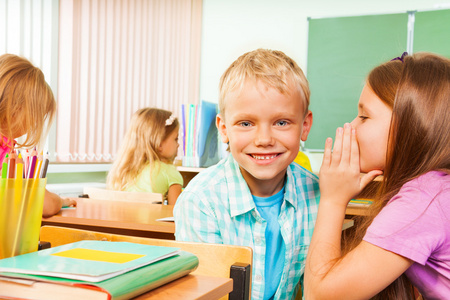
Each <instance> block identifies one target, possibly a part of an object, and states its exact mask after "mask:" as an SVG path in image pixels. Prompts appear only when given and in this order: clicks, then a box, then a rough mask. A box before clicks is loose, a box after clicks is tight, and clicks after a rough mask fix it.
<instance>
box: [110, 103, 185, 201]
mask: <svg viewBox="0 0 450 300" xmlns="http://www.w3.org/2000/svg"><path fill="white" fill-rule="evenodd" d="M179 128H180V126H179V123H178V119H177V118H176V117H175V116H174V115H173V114H172V113H171V112H170V111H167V110H163V109H158V108H142V109H139V110H138V111H136V112H135V113H134V115H133V117H132V119H131V122H130V126H129V128H128V131H127V133H126V135H125V137H124V141H123V143H122V145H121V147H120V149H119V151H118V153H117V159H116V160H115V161H114V163H113V165H112V168H111V171H110V172H109V174H108V179H107V186H108V188H109V189H112V190H117V191H128V192H152V193H160V194H163V195H164V196H165V198H167V200H168V204H170V205H173V204H175V202H176V200H177V198H178V196H179V195H180V194H181V188H182V186H183V177H182V176H181V174H180V172H178V170H177V169H176V167H175V165H174V164H173V160H174V159H175V157H176V155H177V152H178V146H179V145H178V130H179Z"/></svg>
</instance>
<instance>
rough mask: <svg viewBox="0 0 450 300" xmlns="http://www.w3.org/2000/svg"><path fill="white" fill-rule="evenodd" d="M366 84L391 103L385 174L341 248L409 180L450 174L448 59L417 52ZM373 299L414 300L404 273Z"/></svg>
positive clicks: (380, 68)
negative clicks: (436, 172)
mask: <svg viewBox="0 0 450 300" xmlns="http://www.w3.org/2000/svg"><path fill="white" fill-rule="evenodd" d="M367 84H368V85H369V86H370V87H371V88H372V90H373V91H374V92H375V94H376V95H377V96H378V97H379V98H380V99H381V100H382V101H383V102H385V103H386V104H387V105H389V106H390V107H392V119H391V126H390V133H389V138H388V146H387V154H386V164H385V169H384V177H383V181H382V184H381V185H380V188H379V189H378V191H377V196H376V201H374V204H373V205H371V209H370V212H369V215H368V216H366V217H361V218H360V219H359V220H358V224H359V225H358V231H357V232H356V234H355V236H353V237H351V238H350V239H348V240H344V244H343V252H344V253H347V252H348V251H350V250H351V249H353V248H355V247H356V246H357V245H358V244H359V243H360V242H361V240H362V239H363V237H364V235H365V233H366V230H367V228H368V227H369V226H370V224H371V223H372V221H373V219H374V218H375V217H376V215H378V213H379V212H380V211H381V210H382V209H383V207H384V206H386V204H387V203H388V201H389V200H390V199H391V198H392V197H393V196H394V195H396V194H397V193H398V192H399V191H400V188H401V187H402V186H403V185H404V184H405V183H406V182H408V181H410V180H412V179H414V178H417V177H419V176H420V175H423V174H425V173H427V172H429V171H432V170H440V171H443V172H447V173H450V147H449V145H450V122H449V120H450V106H449V100H450V60H449V59H447V58H444V57H441V56H438V55H435V54H431V53H417V54H414V55H411V56H406V57H405V58H404V60H403V62H401V61H399V60H395V61H390V62H387V63H385V64H383V65H381V66H378V67H376V68H375V69H374V70H372V72H371V73H370V74H369V76H368V79H367ZM374 299H383V300H384V299H395V300H397V299H414V295H413V289H412V285H411V283H410V282H409V280H408V279H407V278H406V276H405V275H402V276H401V277H400V278H398V279H397V280H395V281H394V282H393V283H392V284H391V285H389V286H388V287H387V288H386V289H384V290H383V291H382V292H380V293H379V294H378V295H377V296H375V297H374Z"/></svg>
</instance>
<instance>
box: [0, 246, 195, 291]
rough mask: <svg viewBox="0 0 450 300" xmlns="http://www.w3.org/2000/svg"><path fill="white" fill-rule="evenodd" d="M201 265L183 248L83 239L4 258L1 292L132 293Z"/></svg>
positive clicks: (151, 287)
mask: <svg viewBox="0 0 450 300" xmlns="http://www.w3.org/2000/svg"><path fill="white" fill-rule="evenodd" d="M197 266H198V258H197V257H196V256H195V255H193V254H191V253H188V252H184V251H180V250H179V249H178V248H172V247H161V246H150V245H142V244H135V243H128V242H107V241H81V242H76V243H71V244H67V245H63V246H59V247H55V248H50V249H45V250H41V251H37V252H33V253H28V254H24V255H19V256H16V257H10V258H5V259H2V260H0V298H3V297H6V298H8V299H69V300H71V299H113V300H114V299H130V298H132V297H136V296H138V295H140V294H142V293H145V292H147V291H150V290H152V289H154V288H157V287H159V286H161V285H163V284H165V283H168V282H170V281H173V280H175V279H178V278H180V277H182V276H185V275H187V274H189V273H190V272H192V271H193V270H195V269H196V268H197Z"/></svg>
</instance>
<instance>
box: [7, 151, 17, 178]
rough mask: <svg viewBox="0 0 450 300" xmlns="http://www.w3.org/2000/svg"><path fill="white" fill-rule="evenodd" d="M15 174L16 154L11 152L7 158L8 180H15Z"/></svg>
mask: <svg viewBox="0 0 450 300" xmlns="http://www.w3.org/2000/svg"><path fill="white" fill-rule="evenodd" d="M15 173H16V154H15V153H14V151H11V153H10V154H9V157H8V178H15V177H16V176H15Z"/></svg>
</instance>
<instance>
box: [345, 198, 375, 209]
mask: <svg viewBox="0 0 450 300" xmlns="http://www.w3.org/2000/svg"><path fill="white" fill-rule="evenodd" d="M372 202H373V201H372V200H370V199H352V200H350V202H349V203H348V206H350V207H352V206H353V207H369V206H370V205H371V204H372Z"/></svg>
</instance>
